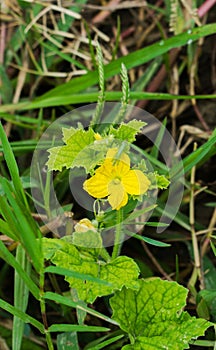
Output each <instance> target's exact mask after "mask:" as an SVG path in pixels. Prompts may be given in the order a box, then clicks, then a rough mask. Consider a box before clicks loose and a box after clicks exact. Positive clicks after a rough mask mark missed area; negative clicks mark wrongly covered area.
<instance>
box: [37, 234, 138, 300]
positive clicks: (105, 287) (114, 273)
mask: <svg viewBox="0 0 216 350" xmlns="http://www.w3.org/2000/svg"><path fill="white" fill-rule="evenodd" d="M43 249H44V256H45V258H49V259H50V260H51V261H52V263H54V264H55V265H56V266H57V267H61V268H63V269H67V270H71V272H75V273H79V274H80V275H81V274H84V275H85V276H86V275H89V276H90V277H92V280H90V279H85V278H84V280H81V279H80V278H77V277H76V276H68V275H67V276H66V277H65V280H66V281H68V283H69V284H70V286H71V287H73V288H76V290H77V293H78V297H79V299H81V300H83V301H86V302H90V303H92V302H94V300H95V299H96V298H97V297H98V296H104V295H109V294H111V293H113V292H114V291H115V290H120V289H121V288H122V287H123V286H126V287H128V288H129V287H130V288H137V287H138V285H139V284H138V281H137V278H138V275H139V268H138V266H137V264H136V263H135V262H134V261H133V259H131V258H128V257H125V256H120V257H118V258H116V259H114V260H113V261H111V262H108V263H106V262H104V261H101V260H99V259H97V258H96V257H95V256H93V255H89V254H86V252H85V250H83V251H82V250H81V248H79V250H78V249H77V248H76V247H75V246H74V245H73V244H71V243H69V242H67V241H64V240H62V239H61V240H57V239H45V240H44V239H43ZM85 276H84V277H85ZM98 279H100V280H101V281H102V282H107V284H104V283H98Z"/></svg>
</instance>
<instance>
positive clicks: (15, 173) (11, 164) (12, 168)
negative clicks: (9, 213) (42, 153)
mask: <svg viewBox="0 0 216 350" xmlns="http://www.w3.org/2000/svg"><path fill="white" fill-rule="evenodd" d="M0 140H1V143H2V147H3V153H4V158H5V161H6V163H7V166H8V170H9V172H10V176H11V179H12V181H13V184H14V188H15V190H16V192H17V193H18V194H19V196H20V198H22V200H24V202H25V204H26V205H27V201H26V197H25V194H24V191H23V188H22V183H21V181H20V176H19V170H18V166H17V163H16V160H15V158H14V155H13V152H12V149H11V146H10V143H9V141H8V139H7V136H6V134H5V132H4V129H3V126H2V124H1V122H0ZM27 208H28V205H27Z"/></svg>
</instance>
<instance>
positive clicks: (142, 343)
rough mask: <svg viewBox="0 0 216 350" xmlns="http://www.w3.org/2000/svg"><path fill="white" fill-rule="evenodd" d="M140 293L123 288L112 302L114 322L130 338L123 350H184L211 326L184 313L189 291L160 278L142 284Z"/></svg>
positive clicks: (141, 281)
mask: <svg viewBox="0 0 216 350" xmlns="http://www.w3.org/2000/svg"><path fill="white" fill-rule="evenodd" d="M139 285H140V288H139V290H138V291H137V290H132V289H126V288H123V289H122V290H121V291H117V292H116V293H115V295H114V297H112V298H111V299H110V304H111V307H112V309H113V318H114V320H116V321H117V322H119V324H120V327H121V329H122V330H124V331H126V332H128V333H129V335H130V339H131V340H132V342H133V345H127V346H125V347H123V349H124V350H142V349H143V350H144V349H145V350H153V349H161V350H162V349H168V350H183V349H187V348H188V342H189V341H190V340H191V339H192V338H196V337H198V336H200V335H203V334H204V332H205V330H206V329H207V328H208V327H209V326H210V325H211V323H209V322H207V321H206V320H204V319H196V318H195V317H191V316H190V315H189V314H188V313H187V312H182V308H183V307H184V306H185V304H186V297H187V293H188V291H187V289H186V288H184V287H182V286H180V285H179V284H177V283H176V282H168V281H162V280H161V279H159V278H155V279H149V280H139Z"/></svg>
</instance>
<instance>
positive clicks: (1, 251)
mask: <svg viewBox="0 0 216 350" xmlns="http://www.w3.org/2000/svg"><path fill="white" fill-rule="evenodd" d="M0 257H1V258H2V259H3V260H4V261H5V262H6V263H7V264H8V265H10V266H12V267H13V268H14V270H16V272H17V273H18V274H19V276H20V277H21V278H22V280H23V281H24V283H25V284H26V286H27V287H28V289H29V290H30V292H31V293H32V295H33V296H34V297H35V298H36V299H37V300H38V299H39V298H40V290H39V288H38V287H37V286H36V284H35V283H34V282H33V281H32V279H31V278H30V276H29V275H28V274H27V273H26V271H25V270H24V269H23V268H22V266H21V265H20V264H19V263H18V262H17V260H16V259H15V257H14V256H13V255H12V254H11V253H10V252H9V251H8V250H7V248H6V247H5V245H4V244H3V243H2V241H1V240H0Z"/></svg>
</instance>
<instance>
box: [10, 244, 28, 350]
mask: <svg viewBox="0 0 216 350" xmlns="http://www.w3.org/2000/svg"><path fill="white" fill-rule="evenodd" d="M16 261H17V263H18V264H19V265H20V266H21V267H22V268H23V270H24V271H25V272H26V273H27V275H28V276H29V275H30V271H31V264H30V262H29V260H28V259H27V258H26V254H25V251H24V249H23V248H22V246H21V245H19V246H18V247H17V250H16ZM28 297H29V289H28V286H27V284H26V283H25V282H24V280H23V279H22V278H21V276H20V274H19V273H18V272H17V271H16V270H15V278H14V306H15V307H16V308H17V309H19V310H21V311H23V312H26V308H27V304H28ZM23 332H24V321H23V320H22V319H21V318H19V317H17V316H14V320H13V331H12V349H13V350H20V349H21V344H22V338H23Z"/></svg>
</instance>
